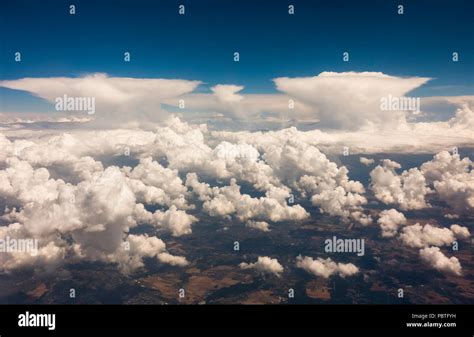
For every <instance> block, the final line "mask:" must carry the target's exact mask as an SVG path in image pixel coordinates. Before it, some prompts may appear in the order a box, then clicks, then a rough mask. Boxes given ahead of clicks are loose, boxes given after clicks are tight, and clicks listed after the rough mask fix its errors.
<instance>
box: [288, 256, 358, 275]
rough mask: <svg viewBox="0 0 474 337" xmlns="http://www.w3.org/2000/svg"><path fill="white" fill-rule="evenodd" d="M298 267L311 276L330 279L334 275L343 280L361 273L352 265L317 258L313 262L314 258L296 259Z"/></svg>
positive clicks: (300, 257) (299, 257)
mask: <svg viewBox="0 0 474 337" xmlns="http://www.w3.org/2000/svg"><path fill="white" fill-rule="evenodd" d="M296 266H297V267H298V268H302V269H304V270H305V271H307V272H308V273H310V274H313V275H315V276H319V277H323V278H329V277H331V276H332V275H339V276H340V277H342V278H345V277H348V276H352V275H355V274H357V273H358V272H359V268H357V267H356V266H355V265H354V264H352V263H337V262H334V261H332V260H331V259H330V258H327V259H322V258H317V259H316V260H313V258H312V257H308V256H305V257H302V256H301V255H300V256H298V257H297V259H296Z"/></svg>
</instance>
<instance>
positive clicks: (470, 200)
mask: <svg viewBox="0 0 474 337" xmlns="http://www.w3.org/2000/svg"><path fill="white" fill-rule="evenodd" d="M420 170H421V172H422V173H423V175H424V176H425V177H426V179H427V180H428V181H429V182H431V183H432V184H433V186H434V189H435V190H436V192H437V194H438V197H439V198H440V199H441V200H443V201H445V202H446V203H447V204H448V205H449V206H451V208H452V209H453V210H454V211H456V212H458V213H461V214H463V213H470V212H472V211H473V210H474V171H473V170H472V162H471V160H470V159H469V158H463V159H461V157H460V155H459V154H457V153H453V154H450V153H449V152H447V151H442V152H440V153H438V154H436V155H435V156H434V157H433V159H432V160H430V161H428V162H426V163H424V164H423V165H421V167H420Z"/></svg>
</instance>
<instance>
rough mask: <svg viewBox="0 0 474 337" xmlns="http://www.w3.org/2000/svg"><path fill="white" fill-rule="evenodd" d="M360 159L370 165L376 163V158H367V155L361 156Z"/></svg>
mask: <svg viewBox="0 0 474 337" xmlns="http://www.w3.org/2000/svg"><path fill="white" fill-rule="evenodd" d="M359 161H360V162H361V163H362V164H364V165H365V166H370V165H372V164H373V163H375V160H374V159H372V158H366V157H362V156H361V157H359Z"/></svg>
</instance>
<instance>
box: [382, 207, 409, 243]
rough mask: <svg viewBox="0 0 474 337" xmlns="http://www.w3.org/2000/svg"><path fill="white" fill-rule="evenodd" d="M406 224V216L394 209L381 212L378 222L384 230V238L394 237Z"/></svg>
mask: <svg viewBox="0 0 474 337" xmlns="http://www.w3.org/2000/svg"><path fill="white" fill-rule="evenodd" d="M406 222H407V219H406V218H405V215H404V214H403V213H401V212H399V211H397V210H396V209H394V208H392V209H388V210H383V211H382V212H380V214H379V219H378V220H377V223H378V224H379V225H380V229H381V230H382V237H394V236H395V235H396V234H397V233H398V229H399V228H400V227H401V226H404V225H405V224H406Z"/></svg>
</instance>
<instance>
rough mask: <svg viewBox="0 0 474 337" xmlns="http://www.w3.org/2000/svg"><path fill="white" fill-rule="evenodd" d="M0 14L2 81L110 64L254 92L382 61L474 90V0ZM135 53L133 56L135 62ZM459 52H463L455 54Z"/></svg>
mask: <svg viewBox="0 0 474 337" xmlns="http://www.w3.org/2000/svg"><path fill="white" fill-rule="evenodd" d="M70 4H75V5H76V10H77V13H76V15H75V16H71V15H69V12H68V11H69V5H70ZM179 4H184V5H186V15H185V16H179V15H178V5H179ZM288 4H294V5H295V6H296V15H294V16H290V15H288V14H287V6H288ZM398 4H403V5H404V6H405V14H404V15H401V16H400V15H397V13H396V10H397V5H398ZM0 15H1V17H0V31H1V37H0V41H1V42H0V43H1V45H0V46H1V53H0V79H17V78H23V77H50V76H81V75H84V74H87V73H91V72H105V73H107V74H109V75H111V76H130V77H156V78H182V79H190V80H202V81H204V82H206V85H204V86H202V87H201V88H200V90H201V91H207V90H208V87H209V86H212V85H215V84H217V83H233V84H239V85H244V86H245V89H244V91H243V92H244V93H257V92H258V93H270V92H275V88H274V85H273V83H272V81H271V80H272V78H275V77H280V76H290V77H291V76H314V75H316V74H318V73H320V72H322V71H381V72H384V73H387V74H390V75H400V76H427V77H433V78H435V80H433V81H432V82H430V83H429V84H427V85H426V86H425V87H424V88H421V89H418V90H417V94H418V95H422V96H428V95H464V94H473V93H474V28H473V17H474V1H470V0H464V1H462V0H450V1H434V0H416V1H412V0H410V1H408V0H398V1H391V0H379V1H375V0H374V1H368V0H367V1H350V0H345V1H341V0H314V1H298V0H287V1H275V0H273V1H263V0H252V1H235V0H234V1H231V0H219V1H217V0H214V1H209V0H199V1H198V0H192V1H191V0H182V1H169V0H167V1H159V0H154V1H152V0H147V1H79V0H73V1H51V0H49V1H48V0H46V1H44V0H42V1H24V0H23V1H18V0H16V1H12V0H2V1H1V3H0ZM15 51H21V52H22V62H21V63H15V62H14V60H13V57H14V52H15ZM125 51H130V52H131V54H132V62H130V63H125V62H124V61H123V53H124V52H125ZM234 51H239V52H240V54H241V60H240V62H239V63H235V62H233V52H234ZM344 51H349V52H350V62H349V63H344V62H342V52H344ZM453 51H458V52H459V53H460V62H458V63H453V62H451V53H452V52H453ZM0 95H1V96H3V97H4V99H5V100H6V101H8V102H6V103H5V102H4V103H5V104H6V105H7V106H8V105H9V103H12V100H17V98H18V95H15V94H13V93H12V92H11V90H6V89H1V91H0Z"/></svg>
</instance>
